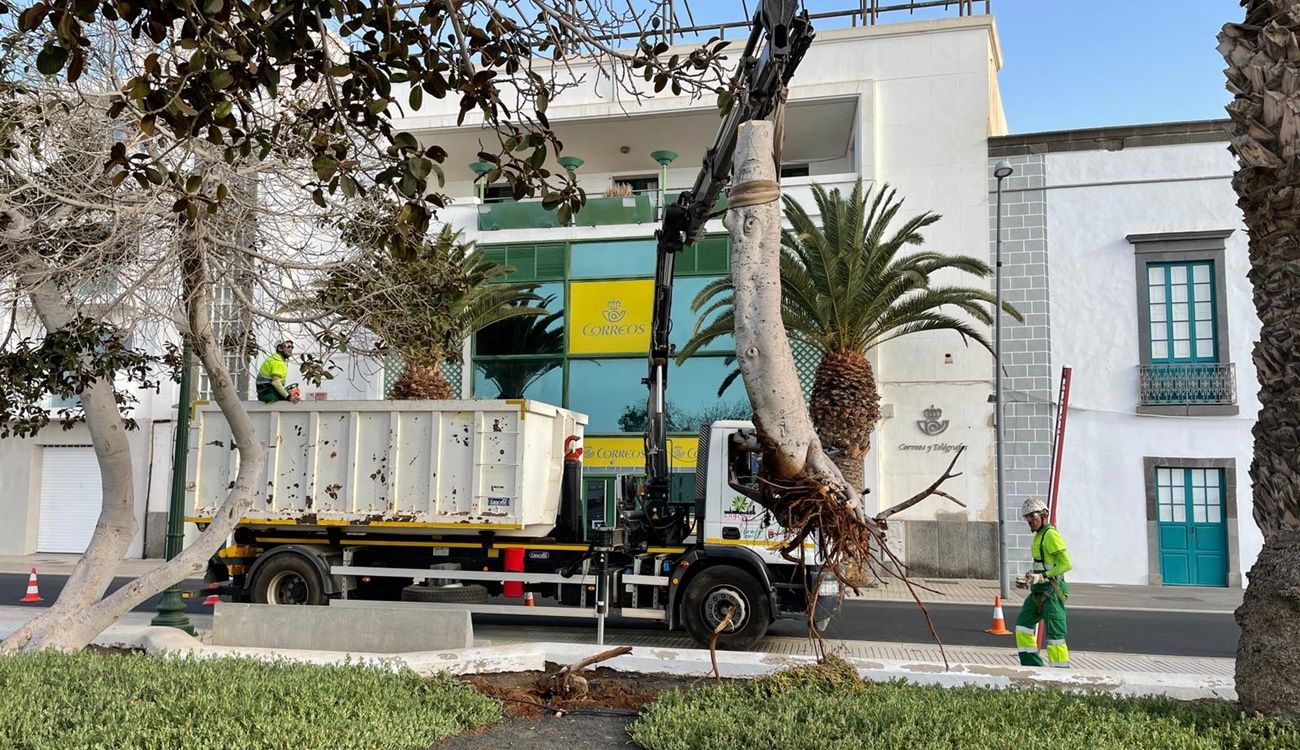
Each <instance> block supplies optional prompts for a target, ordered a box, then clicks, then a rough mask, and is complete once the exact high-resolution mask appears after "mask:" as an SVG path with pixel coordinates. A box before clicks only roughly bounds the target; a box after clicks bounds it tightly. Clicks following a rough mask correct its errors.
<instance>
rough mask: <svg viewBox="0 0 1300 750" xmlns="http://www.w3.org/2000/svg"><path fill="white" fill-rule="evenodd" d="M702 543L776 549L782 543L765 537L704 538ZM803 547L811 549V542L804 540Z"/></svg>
mask: <svg viewBox="0 0 1300 750" xmlns="http://www.w3.org/2000/svg"><path fill="white" fill-rule="evenodd" d="M704 543H705V544H733V545H740V546H743V547H768V548H770V549H776V548H777V547H780V546H781V544H782V543H781V542H778V541H771V542H769V541H767V540H766V539H708V538H706V539H705V540H704ZM803 548H804V549H812V548H813V544H812V542H804V544H803Z"/></svg>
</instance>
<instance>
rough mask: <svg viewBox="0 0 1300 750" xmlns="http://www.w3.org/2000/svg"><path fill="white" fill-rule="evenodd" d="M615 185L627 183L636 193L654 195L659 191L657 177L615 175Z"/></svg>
mask: <svg viewBox="0 0 1300 750" xmlns="http://www.w3.org/2000/svg"><path fill="white" fill-rule="evenodd" d="M614 184H615V185H627V186H629V187H631V188H632V192H633V193H634V194H636V195H655V194H658V192H659V178H658V177H615V178H614Z"/></svg>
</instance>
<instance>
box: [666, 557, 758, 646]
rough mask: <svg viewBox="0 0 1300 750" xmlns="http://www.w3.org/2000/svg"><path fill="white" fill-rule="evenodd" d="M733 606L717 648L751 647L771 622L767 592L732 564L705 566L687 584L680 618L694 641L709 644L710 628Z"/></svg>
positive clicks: (751, 577) (711, 633) (720, 620)
mask: <svg viewBox="0 0 1300 750" xmlns="http://www.w3.org/2000/svg"><path fill="white" fill-rule="evenodd" d="M733 607H734V608H735V612H734V613H733V614H732V616H731V624H730V625H728V626H727V629H726V630H724V631H722V633H721V634H719V636H718V648H720V649H723V650H726V651H743V650H745V649H749V648H752V647H753V646H754V645H755V644H757V643H758V641H759V639H761V638H762V637H763V636H764V635H766V634H767V626H768V624H769V623H771V621H772V614H771V613H772V605H771V602H770V600H769V597H768V594H767V592H766V591H764V590H763V587H762V585H761V584H760V583H759V582H758V581H757V580H755V579H754V576H752V575H750V574H749V573H747V572H745V571H744V570H741V569H740V568H737V567H735V566H733V565H719V566H717V567H713V568H706V569H705V570H704V571H703V572H701V573H700V574H699V575H697V576H695V577H694V578H692V579H691V580H690V581H689V582H688V583H687V585H686V597H685V599H683V601H682V621H683V622H684V623H685V625H686V632H687V633H689V634H690V636H691V638H694V639H695V642H696V643H698V644H700V645H701V646H704V647H705V648H707V647H708V645H709V642H710V641H711V640H712V638H713V630H714V628H716V627H718V625H719V624H720V623H721V622H722V621H723V619H724V618H726V616H727V611H728V610H729V609H731V608H733Z"/></svg>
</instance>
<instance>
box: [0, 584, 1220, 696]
mask: <svg viewBox="0 0 1300 750" xmlns="http://www.w3.org/2000/svg"><path fill="white" fill-rule="evenodd" d="M218 606H220V605H218ZM35 614H36V610H34V609H29V608H24V607H12V606H0V638H3V637H5V636H7V635H8V634H10V633H12V632H13V631H14V630H16V629H17V628H19V627H21V625H22V624H23V623H24V622H26V621H27V620H28V619H30V618H31V617H33V616H35ZM150 617H151V616H150V614H149V613H143V612H133V613H130V614H128V615H126V616H124V617H122V618H121V619H120V620H119V621H118V622H117V623H115V624H114V625H112V626H111V627H109V628H108V630H106V631H105V632H104V633H103V634H101V635H100V637H99V638H97V639H95V643H97V644H100V645H104V646H116V647H127V648H141V649H144V650H146V651H148V652H151V653H158V652H169V653H172V654H178V655H183V654H190V655H192V656H194V657H196V658H211V657H219V656H237V655H238V656H251V657H254V658H265V659H289V660H292V661H303V662H310V663H315V664H341V663H348V662H352V663H356V662H358V661H363V662H370V663H377V664H383V665H387V666H388V667H389V668H402V667H406V668H410V669H414V670H415V671H416V672H418V673H421V674H428V673H431V672H436V671H450V672H452V673H453V674H473V673H485V672H509V671H521V670H541V669H543V668H545V665H546V664H547V663H548V662H550V663H560V664H568V663H573V662H575V661H577V660H579V659H582V658H584V657H588V656H591V655H593V654H595V653H597V652H599V651H602V650H604V649H605V648H607V647H608V646H609V645H630V646H633V647H634V650H633V652H632V653H631V654H629V655H628V656H622V657H618V658H616V659H613V660H610V661H608V662H605V663H604V664H603V665H602V666H603V667H607V668H610V669H615V670H619V671H627V672H634V673H653V674H674V675H682V676H695V677H699V676H702V675H706V674H709V673H710V672H711V671H712V669H713V657H711V656H710V654H709V652H708V651H707V650H702V649H699V648H696V647H694V644H693V643H692V642H691V641H690V639H689V638H686V637H684V636H680V635H677V634H672V633H663V632H645V631H638V632H629V631H622V632H619V631H614V632H611V633H609V634H608V635H609V637H608V638H607V643H606V645H604V646H596V645H593V644H592V636H593V633H592V631H591V629H590V628H549V627H548V628H537V627H503V626H487V627H476V628H475V644H476V645H475V647H474V648H470V649H462V650H459V651H430V652H412V653H405V654H400V653H393V654H363V653H343V652H332V651H310V650H296V649H266V648H246V647H237V646H209V645H206V644H205V643H204V642H203V641H204V640H205V638H204V633H202V632H200V637H199V638H197V639H196V638H192V637H190V636H187V635H185V634H184V633H182V632H181V631H179V630H175V629H173V628H157V627H150V626H149V619H150ZM191 621H192V622H193V623H194V625H195V626H196V627H199V628H204V627H210V626H211V616H210V615H204V616H198V617H194V616H192V617H191ZM827 646H828V647H829V648H828V650H829V651H830V652H831V653H836V654H839V655H841V656H843V657H845V658H846V659H847V660H849V662H850V663H851V664H852V665H853V666H855V667H856V668H857V669H858V672H859V674H861V675H862V676H863V677H866V678H868V679H872V680H878V681H883V680H906V681H908V682H914V683H918V684H934V685H943V686H947V687H956V686H960V685H976V686H983V687H993V688H1009V687H1034V686H1038V687H1058V688H1062V689H1067V690H1082V691H1087V692H1107V693H1112V694H1116V695H1166V696H1169V697H1171V698H1177V699H1180V700H1198V699H1207V698H1215V699H1222V700H1235V699H1236V690H1235V688H1234V684H1233V671H1232V667H1233V663H1232V660H1231V659H1206V658H1190V657H1167V656H1144V655H1130V654H1101V653H1091V654H1083V653H1075V654H1072V658H1071V661H1072V663H1073V668H1072V669H1068V670H1064V669H1046V668H1042V669H1039V668H1030V667H1020V666H1018V665H1017V663H1016V661H1015V658H1016V657H1015V655H1014V653H1013V652H1011V651H1010V650H1009V649H1003V648H974V647H965V646H963V647H954V648H950V649H947V656H948V661H949V665H948V666H947V667H945V665H944V663H943V657H942V655H941V654H940V653H939V649H938V647H935V646H927V645H911V644H893V643H873V642H869V641H828V642H827ZM815 656H816V653H815V651H814V650H813V647H812V644H811V643H810V642H809V641H808V640H807V639H805V638H784V637H781V638H766V639H764V641H763V642H762V643H761V644H760V647H759V649H758V650H755V651H751V652H735V651H730V652H728V651H723V652H718V653H717V655H716V659H717V664H718V666H719V667H720V668H721V674H722V676H723V677H729V678H745V677H756V676H759V675H763V674H771V673H772V672H773V671H776V670H778V669H782V668H785V667H790V666H795V665H798V664H807V663H810V662H811V661H812V660H813V659H814V658H815Z"/></svg>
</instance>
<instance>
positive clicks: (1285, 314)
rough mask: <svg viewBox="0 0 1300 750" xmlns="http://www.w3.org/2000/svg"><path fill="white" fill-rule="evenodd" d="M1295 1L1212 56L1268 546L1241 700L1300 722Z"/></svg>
mask: <svg viewBox="0 0 1300 750" xmlns="http://www.w3.org/2000/svg"><path fill="white" fill-rule="evenodd" d="M1297 33H1300V0H1252V1H1251V2H1248V3H1246V23H1244V24H1240V25H1238V24H1227V25H1226V26H1224V27H1223V32H1222V33H1221V34H1220V35H1219V52H1220V53H1222V54H1223V56H1224V58H1225V59H1226V60H1227V62H1228V69H1227V77H1228V89H1229V90H1230V91H1232V92H1233V93H1234V95H1235V96H1234V99H1233V101H1232V103H1231V104H1229V105H1228V114H1229V115H1230V117H1231V124H1230V126H1229V134H1230V136H1231V149H1232V151H1233V153H1234V154H1235V155H1236V156H1237V159H1238V160H1239V162H1240V164H1241V169H1240V170H1239V171H1238V172H1237V174H1236V177H1235V178H1234V179H1233V188H1234V189H1235V190H1236V191H1237V195H1238V198H1239V200H1238V202H1237V205H1238V206H1240V207H1241V209H1242V212H1243V214H1244V219H1245V223H1246V228H1247V231H1248V232H1249V234H1250V267H1251V270H1250V281H1251V285H1252V286H1253V289H1254V301H1255V309H1256V310H1257V312H1258V313H1259V319H1260V323H1261V328H1260V337H1259V341H1258V342H1256V344H1255V348H1254V352H1253V359H1254V362H1255V369H1256V372H1257V374H1258V377H1259V384H1260V389H1259V401H1260V411H1259V416H1258V418H1257V420H1256V422H1255V427H1254V430H1253V435H1254V437H1255V457H1254V460H1253V461H1252V462H1251V466H1250V478H1251V480H1252V484H1253V492H1254V517H1255V522H1256V523H1257V524H1258V525H1259V528H1260V530H1261V531H1262V532H1263V533H1264V548H1263V550H1261V552H1260V555H1259V558H1258V559H1257V560H1256V562H1255V565H1254V566H1252V567H1251V570H1250V574H1249V580H1250V586H1249V588H1248V589H1247V590H1246V595H1245V599H1244V601H1243V602H1242V605H1241V608H1240V609H1238V610H1237V622H1238V623H1239V624H1240V625H1241V640H1240V641H1239V642H1238V645H1237V695H1238V696H1239V698H1240V700H1241V707H1242V709H1244V710H1245V711H1247V712H1261V713H1267V714H1272V715H1277V716H1286V717H1290V718H1292V719H1300V652H1297V651H1296V648H1295V644H1297V643H1300V466H1298V465H1297V458H1296V457H1297V456H1300V357H1298V356H1297V352H1300V276H1298V275H1297V258H1300V111H1298V110H1297V108H1296V107H1295V106H1294V104H1293V102H1295V101H1296V100H1297V97H1300V68H1298V67H1297V65H1296V64H1295V62H1293V61H1295V60H1300V43H1297V39H1296V34H1297Z"/></svg>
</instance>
